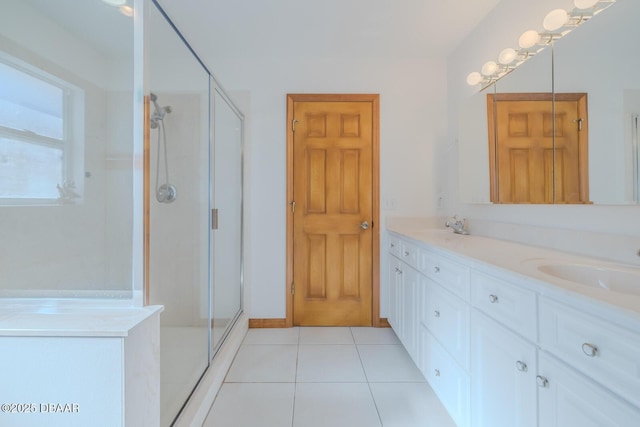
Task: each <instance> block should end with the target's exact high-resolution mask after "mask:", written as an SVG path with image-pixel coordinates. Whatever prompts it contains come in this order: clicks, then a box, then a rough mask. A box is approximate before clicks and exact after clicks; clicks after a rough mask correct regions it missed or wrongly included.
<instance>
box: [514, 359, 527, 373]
mask: <svg viewBox="0 0 640 427" xmlns="http://www.w3.org/2000/svg"><path fill="white" fill-rule="evenodd" d="M516 368H517V369H518V371H520V372H527V364H526V363H524V362H522V361H520V360H518V361H517V362H516Z"/></svg>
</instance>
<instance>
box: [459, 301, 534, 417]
mask: <svg viewBox="0 0 640 427" xmlns="http://www.w3.org/2000/svg"><path fill="white" fill-rule="evenodd" d="M471 337H472V338H471V400H472V411H471V414H472V417H473V425H474V427H535V426H537V400H536V393H537V390H536V389H537V386H536V372H537V366H536V365H537V363H536V347H535V346H534V345H533V344H531V343H530V342H528V341H526V340H524V339H522V338H521V337H519V336H517V335H516V334H514V333H513V332H511V331H509V330H508V329H506V328H505V327H503V326H501V325H500V324H498V323H497V322H496V321H494V320H492V319H490V318H489V317H487V316H485V315H483V314H482V313H480V312H479V311H477V310H472V313H471Z"/></svg>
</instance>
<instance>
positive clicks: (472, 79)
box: [467, 71, 484, 86]
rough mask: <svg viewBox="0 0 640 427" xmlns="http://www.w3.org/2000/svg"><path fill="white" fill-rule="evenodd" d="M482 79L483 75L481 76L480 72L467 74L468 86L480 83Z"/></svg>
mask: <svg viewBox="0 0 640 427" xmlns="http://www.w3.org/2000/svg"><path fill="white" fill-rule="evenodd" d="M482 80H484V77H482V74H480V73H479V72H477V71H474V72H472V73H469V75H468V76H467V84H468V85H469V86H475V85H479V84H480V83H482Z"/></svg>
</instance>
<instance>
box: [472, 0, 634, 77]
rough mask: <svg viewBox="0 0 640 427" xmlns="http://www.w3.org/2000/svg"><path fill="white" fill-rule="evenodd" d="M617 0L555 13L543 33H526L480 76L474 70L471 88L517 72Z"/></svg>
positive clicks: (582, 1)
mask: <svg viewBox="0 0 640 427" xmlns="http://www.w3.org/2000/svg"><path fill="white" fill-rule="evenodd" d="M616 1H617V0H574V1H573V4H574V6H575V7H574V9H573V10H571V11H570V12H567V11H566V10H564V9H555V10H552V11H551V12H549V13H548V14H547V15H546V16H545V18H544V20H543V22H542V27H543V28H544V31H543V32H538V31H536V30H529V31H525V32H524V33H522V35H521V36H520V38H519V39H518V46H519V47H520V49H513V48H506V49H503V50H502V51H501V52H500V54H499V55H498V62H497V63H496V62H495V61H487V62H485V63H484V65H483V66H482V69H481V70H480V71H481V72H480V73H478V72H477V71H474V72H472V73H470V74H469V75H467V83H468V84H469V86H476V85H479V84H482V88H483V89H484V88H485V87H487V86H489V85H490V84H492V83H494V82H496V81H498V80H499V79H501V78H502V77H504V76H505V75H507V74H508V73H510V72H511V71H513V70H514V69H515V68H516V67H518V66H520V64H523V63H524V62H525V61H526V60H527V59H529V57H531V56H533V55H535V54H536V53H538V52H540V51H541V50H542V49H544V48H545V46H547V45H550V44H552V43H553V42H554V41H555V40H558V39H560V38H562V37H564V36H565V35H567V34H568V33H569V32H571V31H572V30H573V29H574V28H576V27H578V26H580V25H582V24H583V23H584V22H586V21H588V20H589V19H591V18H592V17H593V16H595V15H597V14H598V13H600V12H602V11H603V10H605V9H606V8H608V7H609V6H611V5H612V4H613V3H615V2H616ZM636 1H637V0H636ZM498 64H500V65H498Z"/></svg>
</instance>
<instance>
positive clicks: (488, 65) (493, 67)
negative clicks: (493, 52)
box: [481, 61, 498, 76]
mask: <svg viewBox="0 0 640 427" xmlns="http://www.w3.org/2000/svg"><path fill="white" fill-rule="evenodd" d="M481 71H482V74H484V75H485V76H490V75H492V74H493V73H495V72H496V71H498V64H496V63H495V62H494V61H487V62H485V63H484V65H483V66H482V70H481Z"/></svg>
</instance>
